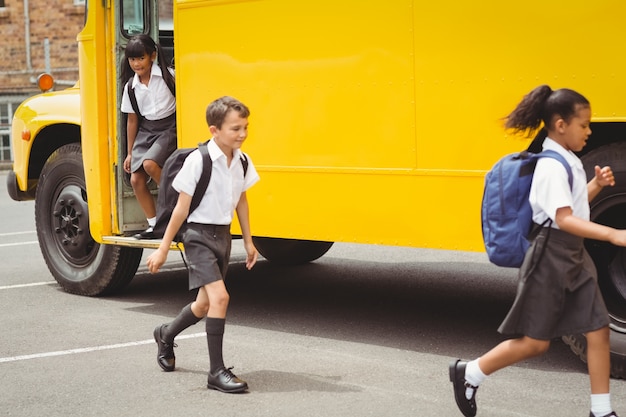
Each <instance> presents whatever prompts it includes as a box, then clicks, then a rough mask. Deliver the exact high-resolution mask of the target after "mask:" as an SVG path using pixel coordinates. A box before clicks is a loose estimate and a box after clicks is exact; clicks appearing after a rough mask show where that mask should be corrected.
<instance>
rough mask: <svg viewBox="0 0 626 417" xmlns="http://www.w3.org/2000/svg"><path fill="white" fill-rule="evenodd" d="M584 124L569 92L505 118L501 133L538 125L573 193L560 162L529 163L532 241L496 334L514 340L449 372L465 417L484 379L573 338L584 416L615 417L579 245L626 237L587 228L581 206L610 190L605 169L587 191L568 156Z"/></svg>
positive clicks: (585, 104)
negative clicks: (586, 399) (586, 386)
mask: <svg viewBox="0 0 626 417" xmlns="http://www.w3.org/2000/svg"><path fill="white" fill-rule="evenodd" d="M590 122H591V107H590V105H589V101H587V99H586V98H585V97H583V96H582V95H580V94H579V93H577V92H575V91H573V90H569V89H560V90H556V91H552V89H551V88H550V87H549V86H547V85H542V86H540V87H537V88H535V89H534V90H533V91H531V92H530V93H529V94H528V95H526V96H525V97H524V99H523V100H522V101H521V102H520V104H518V106H517V107H516V108H515V110H513V112H512V113H511V114H510V115H509V116H508V117H507V120H506V128H510V129H513V130H515V131H519V132H528V131H532V130H535V129H537V128H539V126H540V125H541V123H543V125H544V127H545V129H546V130H547V133H548V137H547V138H546V139H545V140H544V142H543V149H552V150H554V151H556V152H558V153H559V154H561V155H562V156H563V157H564V158H565V160H566V161H568V163H569V164H570V166H571V168H572V173H573V186H572V188H571V190H570V187H569V183H568V175H567V172H566V170H565V167H563V166H562V165H561V163H560V162H558V161H556V160H553V159H552V158H541V159H540V160H539V161H538V162H537V165H536V169H535V173H534V176H533V180H532V185H531V189H530V197H529V200H530V204H531V207H532V211H533V222H534V223H535V224H536V225H535V227H536V228H538V229H537V231H538V234H537V236H536V238H535V239H534V240H533V241H532V243H531V247H530V248H529V249H528V251H527V252H526V256H525V258H524V262H523V264H522V266H521V268H520V271H519V282H518V287H517V294H516V297H515V301H514V303H513V306H512V307H511V310H510V311H509V313H508V315H507V316H506V318H505V319H504V321H503V322H502V324H501V325H500V328H499V329H498V331H499V332H500V333H502V334H505V335H514V337H516V338H513V339H509V340H505V341H504V342H502V343H500V344H499V345H497V346H496V347H495V348H493V349H491V350H490V351H489V352H487V353H486V354H484V355H483V356H481V357H479V358H478V359H475V360H473V361H470V362H465V361H462V360H460V359H457V360H454V361H453V362H452V363H451V364H450V366H449V372H450V380H451V381H452V384H453V388H454V397H455V400H456V403H457V405H458V407H459V409H460V410H461V412H462V413H463V415H465V416H470V417H471V416H475V415H476V400H475V396H476V391H477V390H478V387H479V385H480V384H481V383H482V382H483V381H484V380H485V379H486V378H487V376H488V375H491V374H492V373H493V372H495V371H497V370H499V369H502V368H505V367H507V366H510V365H513V364H515V363H517V362H519V361H522V360H524V359H528V358H531V357H534V356H538V355H541V354H543V353H545V352H546V351H547V350H548V348H549V346H550V341H551V340H552V339H554V338H557V337H560V336H564V335H568V334H581V333H582V334H585V335H586V337H587V365H588V369H589V380H590V383H591V412H590V414H589V416H590V417H616V416H617V414H616V413H615V412H614V411H613V408H612V407H611V397H610V394H609V381H610V352H609V345H610V343H609V327H608V325H609V315H608V312H607V309H606V306H605V304H604V301H603V299H602V295H601V293H600V289H599V287H598V282H597V272H596V268H595V265H594V264H593V261H592V260H591V257H590V256H589V254H588V253H587V251H586V250H585V247H584V244H583V239H585V238H588V239H595V240H602V241H608V242H611V243H612V244H614V245H619V246H626V230H616V229H613V228H611V227H607V226H602V225H599V224H596V223H592V222H591V221H589V213H590V208H589V201H591V200H592V199H593V198H594V197H595V196H597V195H598V193H599V192H600V190H601V189H602V187H605V186H607V185H610V186H613V185H615V179H614V176H613V172H612V170H611V168H609V167H604V168H600V167H599V166H596V167H595V176H594V177H593V178H592V179H591V181H589V183H587V176H586V174H585V170H584V169H583V165H582V162H581V161H580V159H578V157H577V156H576V155H575V154H574V152H578V151H580V150H582V148H583V147H584V146H585V144H586V142H587V139H588V137H589V135H590V134H591V129H590ZM544 222H549V223H544ZM540 224H547V226H545V227H541V226H538V225H540ZM542 252H543V254H542ZM520 389H523V387H520Z"/></svg>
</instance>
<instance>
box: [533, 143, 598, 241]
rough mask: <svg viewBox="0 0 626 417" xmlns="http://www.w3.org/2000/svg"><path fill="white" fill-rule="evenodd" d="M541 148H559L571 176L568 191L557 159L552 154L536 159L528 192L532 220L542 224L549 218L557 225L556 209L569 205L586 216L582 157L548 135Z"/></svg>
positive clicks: (553, 224)
mask: <svg viewBox="0 0 626 417" xmlns="http://www.w3.org/2000/svg"><path fill="white" fill-rule="evenodd" d="M543 149H544V150H547V149H551V150H554V151H556V152H558V153H559V154H561V155H563V157H564V158H565V160H566V161H567V162H568V163H569V165H570V167H571V168H572V176H573V182H572V190H571V191H570V186H569V181H568V177H567V171H566V170H565V167H563V165H562V164H561V163H560V162H559V161H557V160H555V159H553V158H541V159H539V160H538V161H537V166H536V168H535V174H534V176H533V181H532V185H531V187H530V196H529V201H530V206H531V208H532V210H533V221H534V222H535V223H537V224H542V223H543V222H544V221H546V220H547V219H548V218H550V219H552V227H553V228H555V229H558V228H559V227H558V226H557V225H556V222H555V217H556V211H557V209H559V208H561V207H571V208H572V214H573V215H574V216H576V217H578V218H581V219H584V220H589V211H590V210H589V194H588V191H587V175H586V173H585V170H584V168H583V164H582V161H581V160H580V159H579V158H578V157H577V156H576V155H575V154H574V153H573V152H572V151H567V150H566V149H565V148H563V147H562V146H561V145H559V144H558V143H556V142H555V141H554V140H552V139H550V138H546V140H545V141H544V142H543Z"/></svg>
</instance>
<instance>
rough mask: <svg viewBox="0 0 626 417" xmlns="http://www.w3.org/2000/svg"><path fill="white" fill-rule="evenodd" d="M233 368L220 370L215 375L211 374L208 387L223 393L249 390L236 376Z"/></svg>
mask: <svg viewBox="0 0 626 417" xmlns="http://www.w3.org/2000/svg"><path fill="white" fill-rule="evenodd" d="M231 369H233V368H228V369H226V368H220V369H219V370H218V371H217V372H216V373H215V374H212V373H211V372H209V378H208V379H207V384H206V387H207V388H210V389H216V390H218V391H222V392H228V393H236V392H244V391H245V390H247V389H248V384H247V383H246V381H243V380H241V379H239V378H237V377H236V376H235V374H233V373H232V372H231V371H230V370H231Z"/></svg>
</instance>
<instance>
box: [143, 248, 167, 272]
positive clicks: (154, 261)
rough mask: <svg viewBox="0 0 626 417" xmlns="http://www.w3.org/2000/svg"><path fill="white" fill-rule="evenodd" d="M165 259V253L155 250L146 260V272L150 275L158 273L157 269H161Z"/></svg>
mask: <svg viewBox="0 0 626 417" xmlns="http://www.w3.org/2000/svg"><path fill="white" fill-rule="evenodd" d="M165 259H167V251H162V250H160V249H157V250H156V251H155V252H154V253H152V254H151V255H150V256H148V259H147V260H146V265H148V271H150V273H151V274H156V273H157V272H159V269H161V267H162V266H163V264H164V263H165Z"/></svg>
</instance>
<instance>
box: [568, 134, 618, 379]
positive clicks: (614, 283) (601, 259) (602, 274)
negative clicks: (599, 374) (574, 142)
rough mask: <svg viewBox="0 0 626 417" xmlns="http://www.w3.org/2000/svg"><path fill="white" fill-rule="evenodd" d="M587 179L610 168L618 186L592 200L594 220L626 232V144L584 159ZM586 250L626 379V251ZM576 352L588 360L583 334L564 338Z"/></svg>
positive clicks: (593, 244)
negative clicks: (603, 168) (605, 307)
mask: <svg viewBox="0 0 626 417" xmlns="http://www.w3.org/2000/svg"><path fill="white" fill-rule="evenodd" d="M582 161H583V164H584V166H585V171H586V172H587V178H589V179H591V178H593V176H594V175H595V173H594V166H596V165H599V166H601V167H603V166H606V165H609V166H610V167H611V169H612V170H613V173H614V175H615V182H616V184H615V186H614V187H604V189H603V190H602V191H601V192H600V194H598V196H597V197H596V198H595V199H594V200H593V201H591V220H592V221H594V222H596V223H599V224H604V225H607V226H611V227H614V228H617V229H626V216H625V215H624V213H626V143H613V144H610V145H606V146H603V147H601V148H598V149H595V150H593V151H591V152H590V153H589V154H587V155H584V156H583V157H582ZM585 247H586V248H587V251H588V252H589V254H590V255H591V257H592V258H593V261H594V263H595V265H596V269H597V270H598V284H599V285H600V290H601V291H602V295H603V297H604V301H605V303H606V306H607V308H608V310H609V315H610V318H611V324H610V328H611V375H612V376H613V377H615V378H626V248H622V247H617V246H614V245H612V244H610V243H607V242H600V241H595V240H587V241H585ZM563 340H564V341H565V343H567V344H568V345H569V346H570V347H571V348H572V350H573V351H574V353H576V354H577V355H578V356H579V357H580V358H581V359H582V360H583V361H586V356H587V343H586V339H585V337H584V336H582V335H571V336H568V337H565V338H563Z"/></svg>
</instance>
